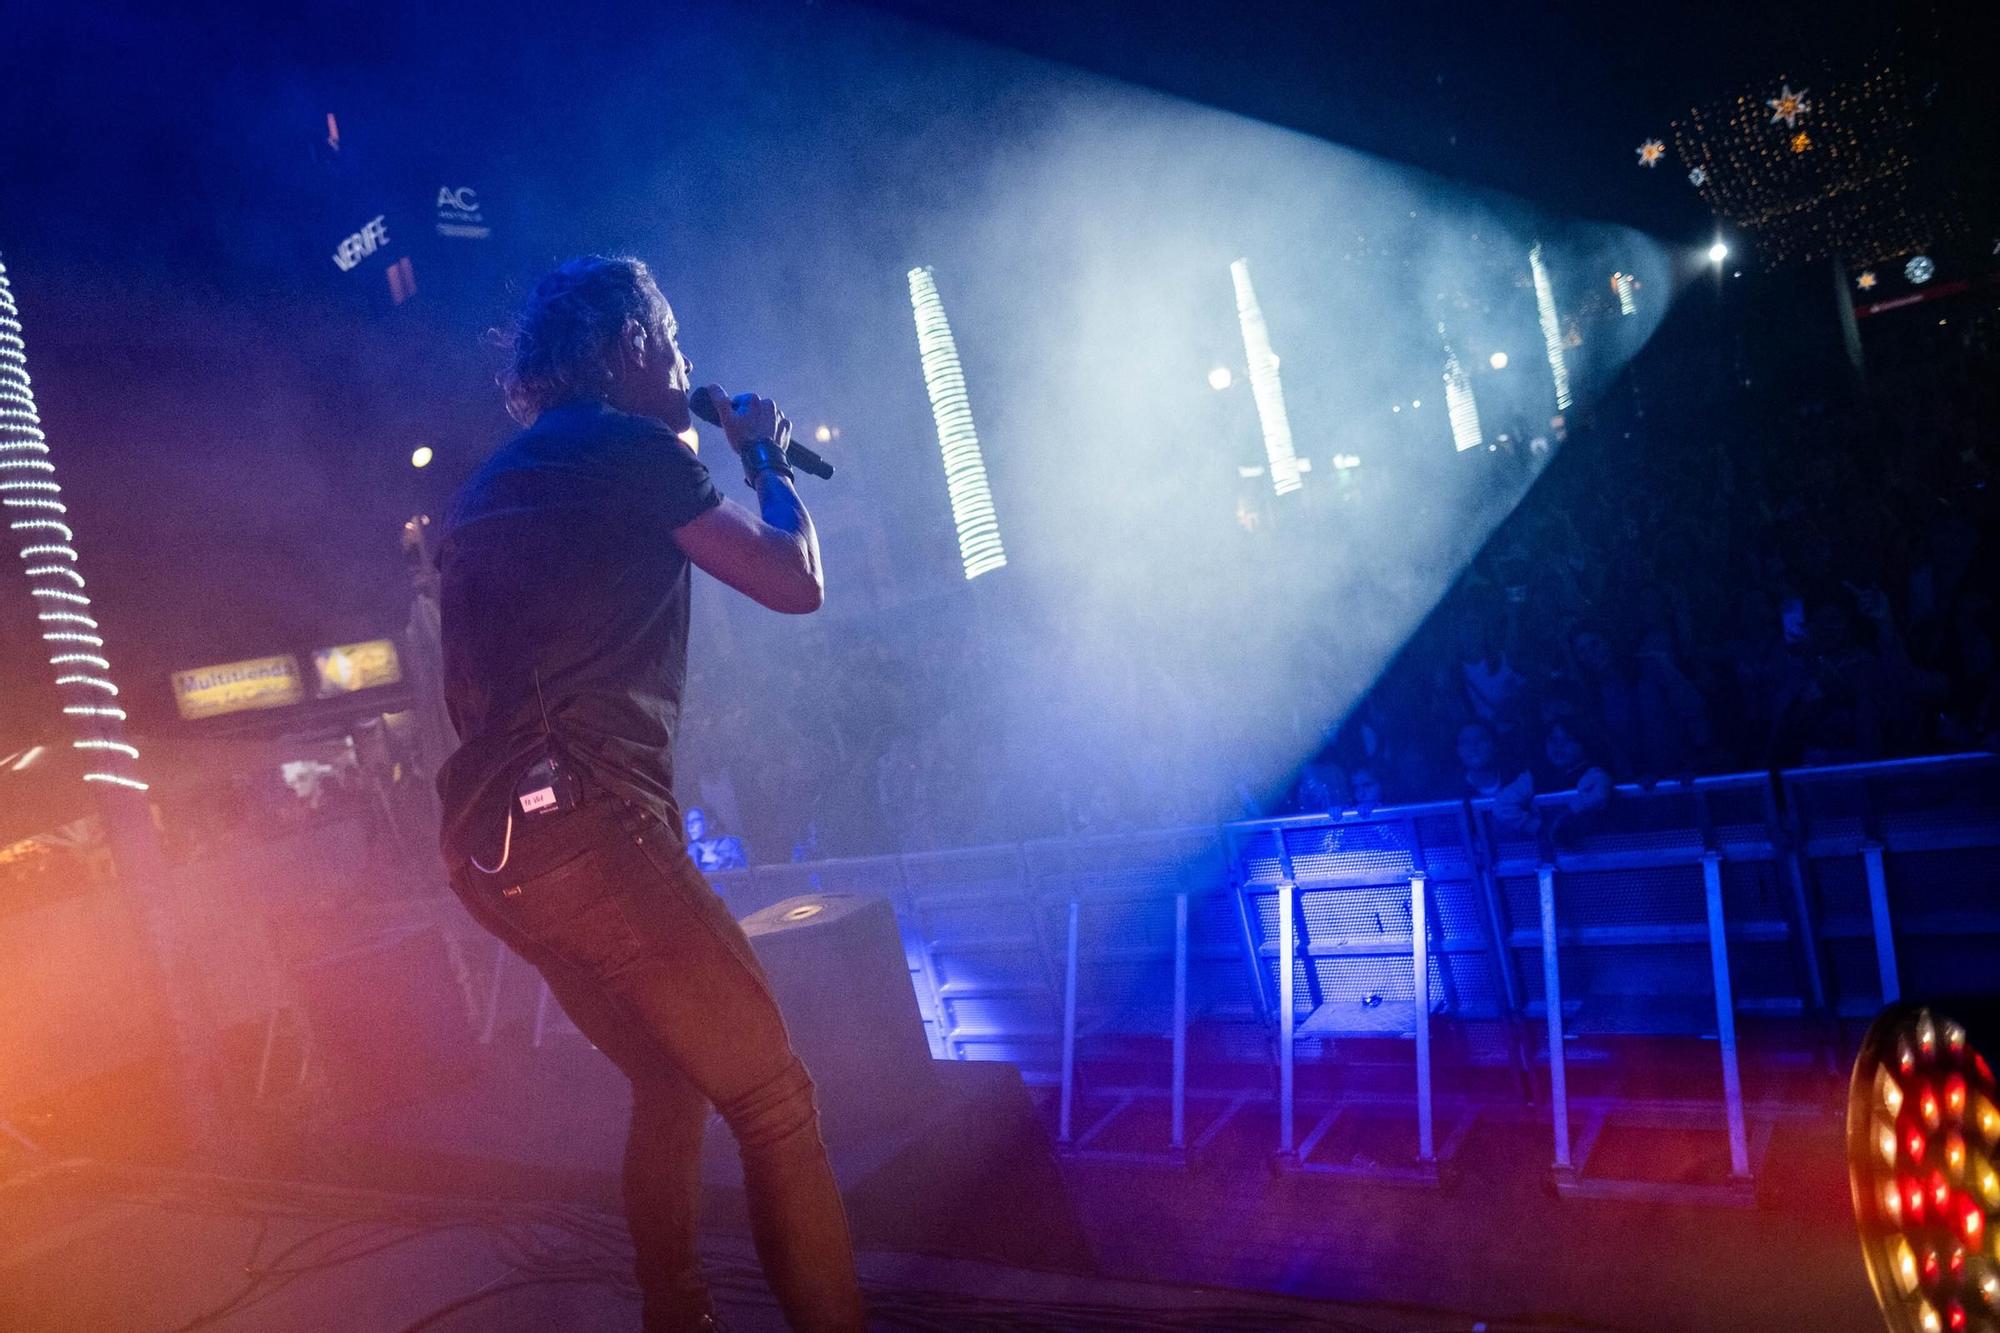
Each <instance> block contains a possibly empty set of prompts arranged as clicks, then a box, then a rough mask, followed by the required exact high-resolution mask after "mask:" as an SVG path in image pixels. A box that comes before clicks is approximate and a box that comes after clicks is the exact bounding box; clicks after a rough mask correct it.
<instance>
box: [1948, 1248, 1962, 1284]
mask: <svg viewBox="0 0 2000 1333" xmlns="http://www.w3.org/2000/svg"><path fill="white" fill-rule="evenodd" d="M1946 1266H1947V1267H1948V1268H1950V1269H1951V1275H1952V1276H1953V1277H1963V1276H1965V1251H1964V1250H1961V1249H1959V1248H1958V1247H1957V1246H1955V1245H1954V1246H1953V1247H1952V1251H1951V1262H1950V1263H1949V1264H1947V1265H1946Z"/></svg>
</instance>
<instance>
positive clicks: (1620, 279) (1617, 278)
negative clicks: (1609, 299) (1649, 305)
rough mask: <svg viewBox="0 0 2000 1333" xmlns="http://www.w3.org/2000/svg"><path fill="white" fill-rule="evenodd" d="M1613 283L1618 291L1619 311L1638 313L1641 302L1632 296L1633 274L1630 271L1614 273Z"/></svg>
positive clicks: (1621, 312)
mask: <svg viewBox="0 0 2000 1333" xmlns="http://www.w3.org/2000/svg"><path fill="white" fill-rule="evenodd" d="M1611 285H1612V286H1613V287H1614V288H1615V289H1616V290H1617V292H1618V313H1619V314H1621V315H1636V314H1638V313H1639V303H1638V301H1636V300H1635V299H1633V296H1632V275H1631V274H1630V273H1614V274H1612V275H1611Z"/></svg>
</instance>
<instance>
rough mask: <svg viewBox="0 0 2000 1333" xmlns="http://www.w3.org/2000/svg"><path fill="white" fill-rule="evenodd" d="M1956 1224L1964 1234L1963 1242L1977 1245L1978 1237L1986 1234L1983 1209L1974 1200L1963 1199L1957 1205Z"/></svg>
mask: <svg viewBox="0 0 2000 1333" xmlns="http://www.w3.org/2000/svg"><path fill="white" fill-rule="evenodd" d="M1958 1225H1959V1229H1960V1231H1961V1232H1962V1233H1963V1234H1964V1236H1965V1243H1966V1244H1968V1245H1974V1246H1976V1245H1978V1244H1979V1241H1980V1238H1981V1237H1983V1236H1984V1235H1985V1234H1986V1213H1985V1210H1984V1209H1982V1208H1980V1206H1979V1204H1978V1203H1977V1202H1975V1201H1974V1200H1972V1199H1967V1200H1965V1201H1964V1202H1963V1203H1961V1204H1960V1205H1959V1214H1958Z"/></svg>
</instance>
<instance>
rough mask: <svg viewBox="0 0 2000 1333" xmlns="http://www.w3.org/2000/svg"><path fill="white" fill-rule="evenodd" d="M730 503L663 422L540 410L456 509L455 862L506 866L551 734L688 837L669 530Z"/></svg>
mask: <svg viewBox="0 0 2000 1333" xmlns="http://www.w3.org/2000/svg"><path fill="white" fill-rule="evenodd" d="M721 502H722V497H721V495H720V494H719V493H718V492H717V491H716V489H715V485H714V483H713V482H712V481H711V480H710V479H709V475H708V469H707V468H706V467H705V466H703V464H702V462H701V460H700V459H699V458H698V457H696V456H695V453H694V451H693V450H692V449H690V448H688V446H687V445H686V444H684V443H682V442H681V440H680V439H678V438H677V437H676V436H675V435H673V434H672V433H671V432H670V431H669V430H668V429H667V427H666V426H665V424H664V423H662V422H660V421H657V420H654V419H652V418H650V417H640V416H633V415H630V414H628V413H624V412H620V411H617V410H616V409H614V408H611V407H609V406H607V405H605V404H603V403H598V402H578V403H570V404H566V405H564V406H561V407H557V408H553V409H551V410H549V411H547V412H544V413H543V414H542V415H541V417H540V418H539V419H537V420H536V422H535V424H534V425H533V426H532V427H530V428H529V429H527V430H525V431H523V432H522V433H521V434H519V435H517V436H516V437H515V438H514V439H513V440H511V441H509V442H508V443H507V444H505V445H503V446H502V447H501V448H500V449H499V450H498V451H496V452H495V453H494V454H493V456H492V457H491V458H489V459H487V461H486V462H485V463H484V464H483V465H481V467H480V469H479V471H478V472H477V473H475V474H474V476H473V477H472V479H471V481H469V482H467V483H466V486H465V488H464V489H463V490H462V491H460V492H459V494H458V495H457V497H456V498H455V499H454V500H453V501H452V504H451V508H450V510H449V511H448V514H447V516H446V520H445V530H444V537H443V541H442V543H441V545H440V547H439V555H438V569H439V573H440V576H441V586H442V594H441V602H442V608H443V629H444V633H443V638H444V671H445V700H446V704H447V706H448V708H449V709H450V713H451V721H452V725H453V727H454V728H455V729H456V730H457V732H458V737H459V742H460V743H459V748H458V749H457V750H456V751H455V752H454V753H453V754H452V756H451V758H450V759H449V760H448V761H446V763H445V765H444V768H443V769H442V770H441V772H440V773H439V775H438V794H439V796H440V798H441V799H442V801H443V804H444V829H443V844H444V851H445V856H446V858H447V859H448V860H450V861H452V862H454V863H456V862H459V861H462V860H464V859H465V858H467V857H469V856H477V857H478V858H479V859H480V860H482V861H484V860H489V859H491V858H492V857H494V856H495V855H497V853H498V850H499V847H500V843H501V840H502V837H503V832H504V829H503V825H504V822H505V820H506V817H507V810H508V805H509V802H510V801H511V800H512V798H513V787H514V784H515V782H516V781H517V780H518V779H519V777H520V775H521V773H522V771H523V770H524V769H525V768H526V766H527V765H528V763H530V762H531V761H532V759H533V757H534V755H535V754H536V753H537V751H538V749H539V747H540V745H541V743H542V741H543V739H544V737H545V736H547V737H549V738H552V739H553V740H554V742H555V745H556V748H557V752H558V753H559V754H560V755H561V756H562V757H563V758H564V759H565V760H567V761H568V762H570V763H572V764H573V765H574V766H575V767H576V768H577V769H578V770H579V771H580V772H581V773H582V774H583V776H584V777H585V779H586V780H588V781H589V782H591V783H592V784H593V785H594V786H596V787H598V788H600V789H602V790H607V791H610V792H612V793H613V794H616V795H619V796H623V797H625V798H627V799H629V800H632V801H634V802H636V803H638V804H639V805H641V806H643V807H645V808H647V809H650V810H651V811H652V812H653V813H654V814H656V815H658V816H659V817H660V818H661V820H662V821H663V822H665V823H666V824H667V826H668V827H669V828H673V829H678V828H679V827H680V817H679V812H678V807H677V806H676V805H675V802H674V797H673V742H674V732H675V730H676V728H677V727H678V725H679V722H680V710H681V695H682V692H683V689H684V687H685V685H686V681H687V638H688V591H689V570H688V559H687V557H686V555H684V554H683V553H682V552H681V549H680V547H679V545H678V544H677V543H676V542H675V541H674V537H673V534H674V531H675V529H677V528H679V527H681V526H682V525H683V524H685V523H688V522H689V521H691V520H693V519H695V518H698V517H700V516H701V515H702V514H705V513H707V512H708V511H709V510H710V509H713V508H714V507H715V506H716V505H718V504H720V503H721Z"/></svg>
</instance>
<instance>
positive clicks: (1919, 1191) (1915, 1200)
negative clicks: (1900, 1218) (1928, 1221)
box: [1903, 1176, 1924, 1224]
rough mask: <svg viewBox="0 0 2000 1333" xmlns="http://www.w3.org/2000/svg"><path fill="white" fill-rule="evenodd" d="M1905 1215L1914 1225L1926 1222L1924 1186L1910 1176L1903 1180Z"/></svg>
mask: <svg viewBox="0 0 2000 1333" xmlns="http://www.w3.org/2000/svg"><path fill="white" fill-rule="evenodd" d="M1903 1215H1904V1216H1905V1217H1907V1218H1909V1219H1910V1221H1911V1222H1912V1223H1913V1224H1920V1223H1922V1222H1923V1220H1924V1190H1923V1186H1921V1185H1919V1184H1917V1182H1916V1181H1915V1180H1914V1179H1912V1178H1911V1177H1908V1176H1905V1177H1904V1178H1903Z"/></svg>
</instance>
